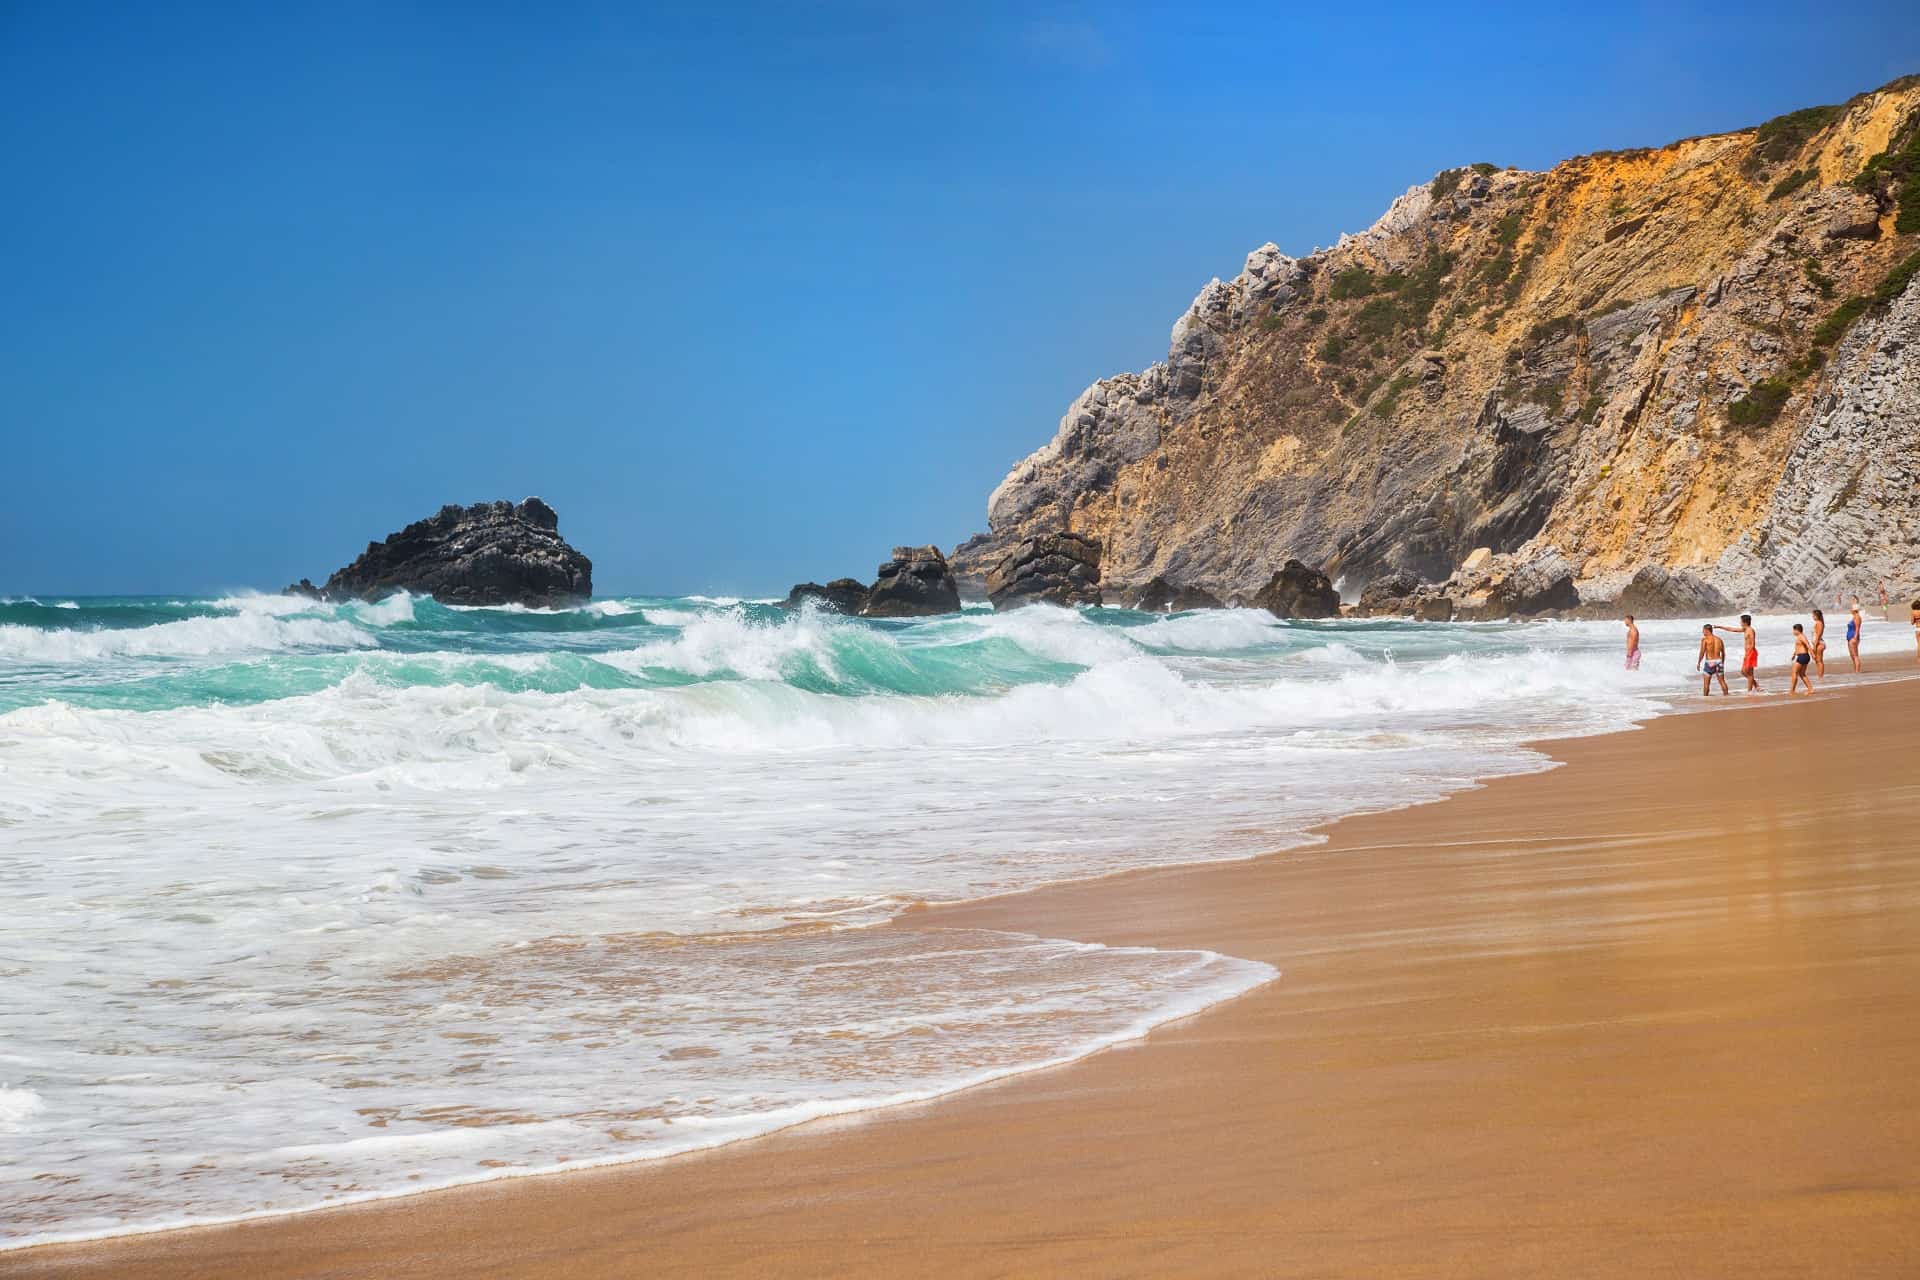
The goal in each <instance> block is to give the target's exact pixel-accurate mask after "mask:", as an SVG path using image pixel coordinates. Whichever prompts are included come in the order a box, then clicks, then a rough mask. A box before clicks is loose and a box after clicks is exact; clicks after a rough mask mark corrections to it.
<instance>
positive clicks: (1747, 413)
mask: <svg viewBox="0 0 1920 1280" xmlns="http://www.w3.org/2000/svg"><path fill="white" fill-rule="evenodd" d="M1792 395H1793V383H1792V382H1790V381H1788V380H1787V379H1786V378H1784V377H1781V376H1779V375H1775V376H1774V377H1771V378H1766V379H1764V380H1762V381H1760V382H1756V383H1754V384H1753V385H1752V386H1751V387H1748V388H1747V394H1746V395H1744V396H1741V397H1740V398H1739V399H1738V400H1735V401H1734V402H1733V403H1732V404H1729V405H1728V406H1727V421H1729V422H1731V423H1733V424H1734V425H1735V426H1740V427H1756V426H1765V425H1766V424H1767V423H1769V422H1772V421H1773V420H1774V419H1775V418H1777V417H1779V416H1780V410H1782V409H1784V408H1785V407H1786V404H1787V400H1788V399H1789V398H1790V397H1791V396H1792Z"/></svg>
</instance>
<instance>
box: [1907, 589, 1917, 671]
mask: <svg viewBox="0 0 1920 1280" xmlns="http://www.w3.org/2000/svg"><path fill="white" fill-rule="evenodd" d="M1907 617H1908V620H1909V621H1910V622H1912V623H1913V660H1914V661H1915V662H1920V600H1915V601H1914V602H1913V612H1912V613H1910V614H1908V615H1907Z"/></svg>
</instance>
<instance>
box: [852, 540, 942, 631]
mask: <svg viewBox="0 0 1920 1280" xmlns="http://www.w3.org/2000/svg"><path fill="white" fill-rule="evenodd" d="M958 612H960V588H959V586H958V585H957V584H956V583H955V582H954V580H953V570H952V569H950V568H948V567H947V558H946V557H945V556H943V555H941V554H940V549H939V548H938V547H895V548H894V549H893V559H891V560H889V561H887V562H886V563H885V564H883V565H881V566H880V573H879V576H878V577H877V578H876V579H875V580H874V584H873V590H872V591H870V592H869V593H868V594H867V605H866V610H865V614H866V616H867V617H869V618H925V617H931V616H932V615H934V614H940V613H958Z"/></svg>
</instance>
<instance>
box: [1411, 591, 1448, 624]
mask: <svg viewBox="0 0 1920 1280" xmlns="http://www.w3.org/2000/svg"><path fill="white" fill-rule="evenodd" d="M1413 618H1414V621H1416V622H1452V621H1453V597H1451V596H1428V597H1427V598H1426V599H1424V600H1421V601H1419V602H1418V603H1416V604H1415V605H1414V607H1413Z"/></svg>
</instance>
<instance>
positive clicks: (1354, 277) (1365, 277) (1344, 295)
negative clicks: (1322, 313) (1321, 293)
mask: <svg viewBox="0 0 1920 1280" xmlns="http://www.w3.org/2000/svg"><path fill="white" fill-rule="evenodd" d="M1372 292H1373V272H1371V271H1369V270H1367V269H1366V268H1365V267H1348V268H1346V269H1345V270H1344V271H1340V272H1337V273H1336V274H1335V275H1334V277H1333V285H1332V287H1330V288H1329V289H1328V290H1327V296H1328V297H1329V298H1332V299H1333V300H1334V301H1335V302H1345V301H1346V300H1347V299H1349V298H1364V297H1366V296H1367V295H1368V294H1370V293H1372Z"/></svg>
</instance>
